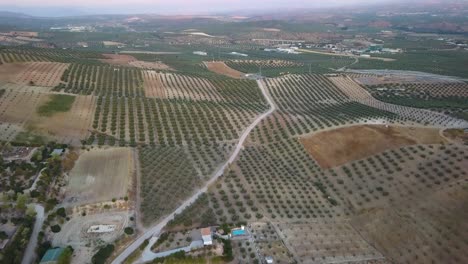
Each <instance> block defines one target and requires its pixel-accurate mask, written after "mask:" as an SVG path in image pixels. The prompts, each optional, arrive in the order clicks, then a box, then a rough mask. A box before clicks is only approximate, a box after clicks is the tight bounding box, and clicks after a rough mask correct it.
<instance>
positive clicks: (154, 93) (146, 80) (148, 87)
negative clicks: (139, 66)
mask: <svg viewBox="0 0 468 264" xmlns="http://www.w3.org/2000/svg"><path fill="white" fill-rule="evenodd" d="M143 87H144V89H145V96H146V97H153V98H166V91H165V89H164V85H163V84H162V82H161V76H160V75H159V73H157V72H156V71H144V72H143Z"/></svg>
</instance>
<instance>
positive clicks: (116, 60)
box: [100, 54, 137, 65]
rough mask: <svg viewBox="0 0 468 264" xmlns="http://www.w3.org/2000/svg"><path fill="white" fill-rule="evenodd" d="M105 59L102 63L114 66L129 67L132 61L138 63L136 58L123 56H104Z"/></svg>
mask: <svg viewBox="0 0 468 264" xmlns="http://www.w3.org/2000/svg"><path fill="white" fill-rule="evenodd" d="M102 55H103V56H104V57H105V59H100V61H102V62H105V63H109V64H114V65H128V64H129V63H130V62H131V61H136V60H137V59H135V57H133V56H130V55H121V54H102Z"/></svg>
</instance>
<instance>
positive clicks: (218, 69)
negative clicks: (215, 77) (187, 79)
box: [204, 61, 245, 79]
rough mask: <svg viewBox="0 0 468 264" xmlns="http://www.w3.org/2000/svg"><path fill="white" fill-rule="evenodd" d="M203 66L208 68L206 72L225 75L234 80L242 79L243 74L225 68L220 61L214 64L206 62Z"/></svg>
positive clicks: (227, 67)
mask: <svg viewBox="0 0 468 264" xmlns="http://www.w3.org/2000/svg"><path fill="white" fill-rule="evenodd" d="M204 64H205V65H206V67H207V68H208V70H210V71H212V72H214V73H217V74H221V75H225V76H228V77H231V78H234V79H241V78H243V77H244V75H245V74H244V73H242V72H240V71H237V70H234V69H233V68H231V67H229V66H227V65H226V64H225V63H224V62H222V61H216V62H207V61H205V62H204Z"/></svg>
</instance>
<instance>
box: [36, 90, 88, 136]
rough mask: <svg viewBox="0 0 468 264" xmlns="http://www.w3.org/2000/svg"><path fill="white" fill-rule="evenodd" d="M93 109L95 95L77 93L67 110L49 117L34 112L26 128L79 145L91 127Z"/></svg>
mask: <svg viewBox="0 0 468 264" xmlns="http://www.w3.org/2000/svg"><path fill="white" fill-rule="evenodd" d="M44 97H45V98H47V96H44ZM95 110H96V99H95V97H93V96H82V95H79V96H76V98H75V101H74V102H73V105H72V108H71V109H70V111H68V112H63V113H56V114H54V115H52V116H49V117H45V116H40V115H39V114H38V113H34V114H33V115H32V117H31V118H30V119H29V120H28V122H27V128H28V129H29V130H31V131H34V132H38V133H39V134H41V135H43V136H45V137H48V138H51V139H54V140H57V141H59V142H63V143H67V144H72V145H80V144H81V140H83V139H85V138H87V137H88V135H89V131H90V130H91V129H92V122H93V118H94V112H95Z"/></svg>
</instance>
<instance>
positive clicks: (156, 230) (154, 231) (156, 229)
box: [112, 80, 276, 264]
mask: <svg viewBox="0 0 468 264" xmlns="http://www.w3.org/2000/svg"><path fill="white" fill-rule="evenodd" d="M257 84H258V87H259V88H260V90H261V91H262V94H263V96H264V97H265V99H266V100H267V102H268V104H269V105H270V109H269V110H268V111H267V112H265V113H263V114H261V115H260V116H258V117H257V118H256V119H255V120H254V121H253V122H252V123H251V124H250V125H249V126H248V127H247V128H246V129H245V130H244V132H243V133H242V135H241V137H240V138H239V142H238V143H237V145H236V148H235V150H234V152H233V153H232V154H231V156H230V157H229V159H228V160H227V161H226V162H225V163H224V164H223V165H222V166H221V167H219V168H218V170H217V171H215V172H214V174H213V177H211V179H210V180H209V181H207V182H206V183H205V185H204V186H203V187H201V188H200V189H198V190H197V192H196V193H195V194H193V195H192V196H191V197H190V198H188V199H187V200H185V201H184V202H183V203H182V205H180V206H179V207H178V208H177V209H176V210H175V211H173V212H172V213H171V214H169V215H168V216H166V217H165V218H164V219H163V220H162V221H160V222H159V223H158V224H156V225H154V226H152V227H150V228H148V229H147V230H146V231H145V232H144V233H143V234H142V235H140V236H139V237H138V238H137V239H136V240H135V241H134V242H133V243H132V244H130V246H128V247H127V248H126V249H125V250H124V251H123V252H122V253H120V255H119V256H117V257H116V258H115V259H114V260H113V261H112V264H120V263H123V262H124V261H125V259H126V258H128V257H129V256H130V255H131V254H132V253H133V252H134V251H135V250H137V249H138V248H139V247H140V245H141V244H143V242H144V241H145V240H146V239H150V238H151V237H153V236H158V235H159V234H160V233H161V230H162V229H163V228H164V227H165V226H166V225H167V224H168V223H169V221H171V220H172V219H174V217H175V216H176V215H177V214H180V213H182V212H183V211H184V210H185V209H186V208H187V207H189V206H190V205H191V204H193V203H194V202H195V201H196V200H197V199H198V198H199V197H200V195H202V194H203V193H205V192H207V191H208V187H209V186H210V185H212V184H213V183H214V182H216V180H217V179H218V178H219V177H221V175H223V173H224V170H225V169H226V168H227V167H228V166H229V165H230V164H231V163H233V162H234V161H235V160H236V158H237V156H238V155H239V153H240V152H241V150H242V147H243V145H244V142H245V140H246V139H247V137H248V136H249V134H250V132H251V131H252V130H253V129H254V128H255V127H256V126H257V125H258V124H259V123H260V122H261V121H262V120H263V119H265V118H267V117H268V116H269V115H270V114H272V113H273V112H274V111H275V110H276V106H275V104H274V102H273V99H272V98H271V97H270V95H269V93H268V91H267V90H266V88H265V86H264V84H263V83H262V80H257Z"/></svg>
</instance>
